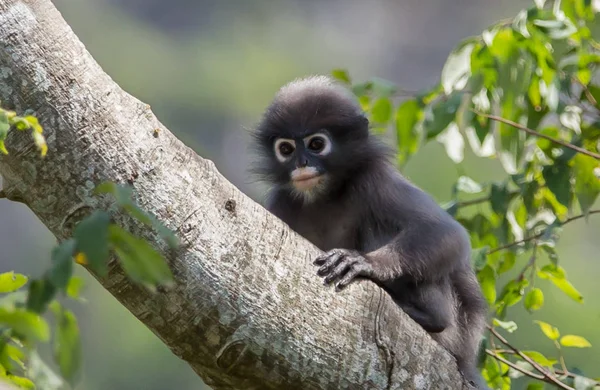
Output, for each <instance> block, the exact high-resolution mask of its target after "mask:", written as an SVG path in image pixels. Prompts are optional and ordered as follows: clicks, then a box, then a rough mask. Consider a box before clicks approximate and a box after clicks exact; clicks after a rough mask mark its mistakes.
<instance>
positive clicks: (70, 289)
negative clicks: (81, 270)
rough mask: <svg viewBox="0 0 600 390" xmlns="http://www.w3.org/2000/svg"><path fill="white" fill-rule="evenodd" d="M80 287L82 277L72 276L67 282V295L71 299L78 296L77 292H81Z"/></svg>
mask: <svg viewBox="0 0 600 390" xmlns="http://www.w3.org/2000/svg"><path fill="white" fill-rule="evenodd" d="M82 287H83V279H81V278H80V277H78V276H72V277H71V279H69V283H68V284H67V289H66V292H67V296H68V297H69V298H73V299H77V298H79V294H80V293H81V289H82Z"/></svg>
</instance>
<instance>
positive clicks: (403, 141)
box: [396, 99, 423, 166]
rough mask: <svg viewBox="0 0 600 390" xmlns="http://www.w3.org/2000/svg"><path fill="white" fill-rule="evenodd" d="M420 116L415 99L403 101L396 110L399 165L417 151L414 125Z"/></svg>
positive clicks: (416, 135)
mask: <svg viewBox="0 0 600 390" xmlns="http://www.w3.org/2000/svg"><path fill="white" fill-rule="evenodd" d="M422 116H423V111H422V109H421V106H420V105H419V103H418V102H417V100H416V99H410V100H407V101H405V102H403V103H402V104H401V105H400V106H399V107H398V109H397V110H396V139H397V140H398V162H399V164H400V165H401V166H402V165H403V164H404V163H406V161H408V159H409V158H410V156H412V155H413V154H415V153H416V152H417V149H418V147H419V136H418V134H417V132H416V129H415V127H416V125H417V122H419V121H420V120H421V117H422Z"/></svg>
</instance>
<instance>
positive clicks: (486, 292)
mask: <svg viewBox="0 0 600 390" xmlns="http://www.w3.org/2000/svg"><path fill="white" fill-rule="evenodd" d="M477 278H478V279H479V284H480V285H481V291H482V292H483V296H484V297H485V299H486V300H487V301H488V303H489V304H490V305H492V304H493V303H494V302H496V274H495V272H494V270H493V269H492V268H491V267H490V266H489V265H486V266H485V267H484V268H483V269H482V270H481V271H480V272H478V273H477Z"/></svg>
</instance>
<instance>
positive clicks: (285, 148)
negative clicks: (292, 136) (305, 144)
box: [279, 142, 294, 157]
mask: <svg viewBox="0 0 600 390" xmlns="http://www.w3.org/2000/svg"><path fill="white" fill-rule="evenodd" d="M279 153H281V155H282V156H286V157H287V156H289V155H290V154H292V153H294V147H293V146H292V145H291V144H289V143H287V142H282V143H280V144H279Z"/></svg>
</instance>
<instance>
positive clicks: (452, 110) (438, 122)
mask: <svg viewBox="0 0 600 390" xmlns="http://www.w3.org/2000/svg"><path fill="white" fill-rule="evenodd" d="M461 100H462V95H461V94H460V93H456V92H455V93H452V94H451V95H449V96H447V97H444V98H442V99H440V100H439V101H437V102H435V103H432V104H431V105H429V106H427V109H426V110H425V118H424V121H423V129H424V130H425V134H426V139H427V140H430V139H433V138H435V137H437V136H438V135H439V134H440V133H441V132H442V131H444V130H445V129H446V128H447V127H448V125H449V124H450V123H451V122H452V121H453V120H454V119H455V117H456V112H457V110H458V107H459V106H460V104H461Z"/></svg>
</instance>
